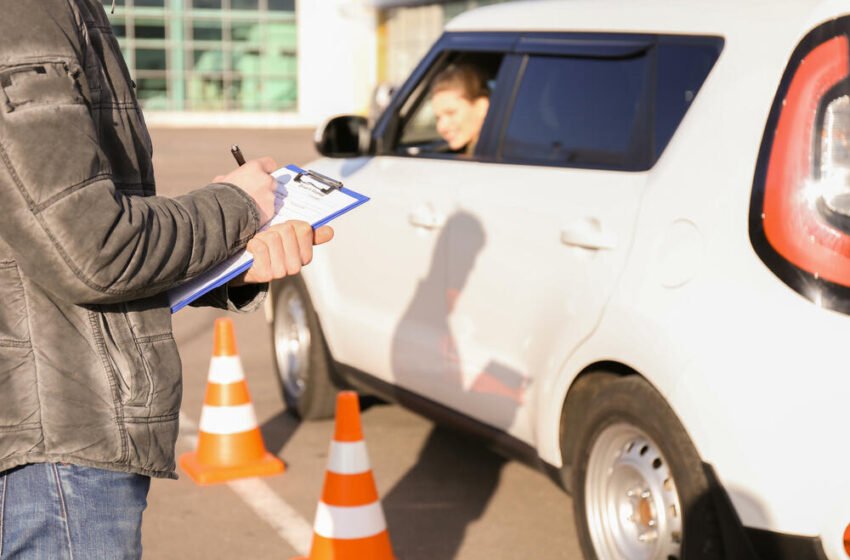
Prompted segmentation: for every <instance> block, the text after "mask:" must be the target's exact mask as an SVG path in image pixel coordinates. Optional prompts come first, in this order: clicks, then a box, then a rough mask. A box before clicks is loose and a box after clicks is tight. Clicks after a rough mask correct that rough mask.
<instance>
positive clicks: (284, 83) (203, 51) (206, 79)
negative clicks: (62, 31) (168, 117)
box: [103, 0, 298, 111]
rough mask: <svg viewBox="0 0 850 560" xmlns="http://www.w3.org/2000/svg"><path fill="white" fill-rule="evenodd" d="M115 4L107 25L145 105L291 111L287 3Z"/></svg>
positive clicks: (291, 32)
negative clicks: (109, 23) (116, 7)
mask: <svg viewBox="0 0 850 560" xmlns="http://www.w3.org/2000/svg"><path fill="white" fill-rule="evenodd" d="M103 4H104V5H106V6H107V8H108V7H109V6H111V4H112V0H103ZM117 4H118V5H119V6H120V8H118V9H116V10H115V13H114V14H109V17H110V22H111V23H112V26H113V30H114V31H115V36H116V37H117V38H118V43H119V45H120V46H121V50H122V52H123V53H124V55H125V59H126V60H127V65H128V67H129V69H130V74H131V75H132V76H133V78H134V80H135V81H136V83H137V86H138V90H137V91H138V96H139V100H140V102H141V103H142V106H143V107H144V108H145V109H147V110H188V111H219V110H222V111H224V110H227V111H234V110H235V111H292V110H295V109H296V106H297V92H298V87H297V86H298V83H297V52H296V47H297V38H296V32H295V2H294V0H119V1H118V2H117ZM109 11H110V10H109V9H107V13H108V12H109Z"/></svg>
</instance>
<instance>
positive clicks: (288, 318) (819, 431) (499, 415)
mask: <svg viewBox="0 0 850 560" xmlns="http://www.w3.org/2000/svg"><path fill="white" fill-rule="evenodd" d="M848 13H850V5H848V4H847V2H846V1H839V0H820V1H815V0H783V1H771V2H767V1H752V2H749V1H747V2H745V1H743V0H699V1H676V0H669V1H668V0H663V1H662V0H657V1H646V2H635V1H633V0H612V1H607V0H594V1H585V0H577V1H568V2H555V1H546V2H521V3H516V4H501V5H495V6H490V7H486V8H481V9H478V10H474V11H471V12H468V13H466V14H463V15H461V16H459V17H458V18H456V19H455V20H453V21H452V22H451V23H450V24H449V25H448V26H447V28H446V32H445V34H444V35H443V36H442V37H441V38H440V39H439V41H438V42H437V43H436V44H435V45H434V46H433V48H432V50H431V51H430V52H429V53H428V54H427V55H426V56H425V58H424V59H423V60H422V62H421V63H420V64H419V66H418V67H417V68H416V69H415V70H414V71H413V73H412V74H411V76H410V78H409V79H408V80H407V82H406V83H404V84H403V85H402V86H401V87H400V88H399V89H398V90H397V91H396V92H395V94H394V96H393V100H392V102H391V104H390V105H389V107H388V108H387V110H386V111H385V112H384V114H383V115H382V116H381V117H380V118H379V119H378V120H377V122H376V123H375V124H374V126H370V124H369V123H367V122H366V120H365V119H363V118H361V117H354V116H341V117H336V118H334V119H331V120H329V121H328V122H327V123H326V124H325V125H324V126H323V127H322V128H321V129H319V130H318V131H317V146H318V149H319V151H320V152H321V153H322V154H324V155H325V156H327V157H324V158H322V159H319V160H317V161H315V162H312V163H311V164H310V165H309V166H308V167H309V168H311V169H314V170H316V171H318V172H320V173H323V174H325V175H328V176H331V177H335V178H338V179H340V180H342V181H343V182H344V183H345V184H346V185H347V186H350V187H351V188H353V189H354V190H357V191H360V192H363V193H364V194H367V195H368V196H370V197H371V201H370V202H369V203H368V204H366V205H364V206H362V207H360V208H358V209H357V210H355V211H353V212H351V213H350V214H347V215H346V216H344V217H343V218H342V219H341V220H340V222H339V225H338V235H337V238H336V239H334V241H333V242H332V243H330V244H328V245H327V246H324V247H322V248H321V250H318V251H317V253H316V258H315V261H314V263H313V264H312V265H311V266H309V267H307V268H306V269H305V270H304V272H303V275H302V276H301V277H296V278H294V279H291V280H287V281H284V282H281V283H278V284H277V285H275V286H274V294H273V295H274V297H273V298H272V304H271V305H272V307H273V317H274V326H273V335H274V340H275V349H276V354H277V364H278V370H279V374H280V377H281V382H282V387H283V391H284V394H285V397H286V399H287V402H288V403H289V405H290V406H291V407H292V408H293V409H295V410H296V411H298V413H300V414H301V415H302V417H305V418H311V417H321V416H324V415H327V414H329V413H330V412H331V405H332V402H333V401H332V399H333V385H335V384H337V385H338V384H344V385H350V386H354V387H357V388H359V389H362V390H364V391H367V392H373V393H375V394H378V395H381V396H383V397H385V398H388V399H390V400H393V401H396V402H400V403H402V404H403V405H405V406H407V407H409V408H411V409H414V410H417V411H420V412H422V413H424V414H426V415H428V416H430V417H433V418H436V419H438V420H440V421H443V422H454V423H458V424H461V425H462V426H464V427H466V428H469V429H472V430H474V431H475V432H476V433H478V434H481V435H482V436H484V437H488V438H490V439H492V440H494V441H495V442H497V443H498V444H500V447H501V448H503V449H508V450H509V451H511V452H515V453H520V454H530V455H533V456H534V457H535V458H539V460H540V463H541V464H542V465H543V466H544V468H547V467H549V468H551V470H553V471H554V472H556V473H558V474H559V476H560V477H561V479H562V480H563V483H564V486H565V487H566V489H567V490H568V491H569V492H570V493H571V494H572V496H573V501H574V504H575V513H576V515H575V518H576V520H577V525H578V534H579V537H580V541H581V546H582V549H583V551H584V553H585V556H586V557H587V558H588V559H593V558H598V559H600V560H609V559H626V560H637V559H664V560H673V559H681V558H684V559H686V560H688V559H692V558H693V559H708V558H712V559H715V558H717V559H720V558H751V557H758V558H762V559H763V560H777V559H794V560H801V559H808V558H812V559H814V558H818V559H822V558H828V559H831V560H847V559H848V558H850V526H848V524H850V436H848V432H846V431H845V430H850V360H849V359H848V358H850V317H848V313H850V183H848V179H850V143H848V137H850V63H849V62H848V60H850V17H848V16H847V15H846V14H848ZM460 62H468V63H472V64H476V65H478V66H479V67H480V68H483V69H484V70H485V71H486V72H487V74H488V76H487V77H488V85H489V87H490V92H491V93H490V109H489V112H488V113H487V117H486V120H485V122H484V127H483V129H482V131H481V136H480V140H479V141H478V143H477V146H476V149H475V153H474V154H473V155H471V156H464V155H461V154H456V153H453V152H452V151H446V150H445V148H444V146H441V143H442V142H441V139H440V137H439V135H438V134H437V131H436V128H435V124H434V115H433V113H432V112H431V110H430V103H429V87H430V83H431V80H433V78H434V76H435V75H436V74H437V73H438V72H439V71H440V70H441V69H443V68H444V67H446V66H447V65H448V64H456V63H460ZM845 368H847V369H845Z"/></svg>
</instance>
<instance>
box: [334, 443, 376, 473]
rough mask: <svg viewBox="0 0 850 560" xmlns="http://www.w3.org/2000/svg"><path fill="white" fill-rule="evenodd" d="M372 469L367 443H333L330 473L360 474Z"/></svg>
mask: <svg viewBox="0 0 850 560" xmlns="http://www.w3.org/2000/svg"><path fill="white" fill-rule="evenodd" d="M370 469H371V467H370V466H369V454H368V452H367V451H366V442H365V441H346V442H342V441H331V451H330V457H329V458H328V470H329V471H331V472H334V473H337V474H360V473H364V472H366V471H368V470H370Z"/></svg>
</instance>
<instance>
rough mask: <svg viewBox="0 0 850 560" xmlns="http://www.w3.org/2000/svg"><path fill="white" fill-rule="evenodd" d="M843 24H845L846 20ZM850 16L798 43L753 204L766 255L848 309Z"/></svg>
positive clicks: (758, 241) (797, 284)
mask: <svg viewBox="0 0 850 560" xmlns="http://www.w3.org/2000/svg"><path fill="white" fill-rule="evenodd" d="M842 22H843V23H842ZM846 24H847V19H846V18H844V19H843V20H836V21H834V22H830V23H829V24H825V25H824V26H822V27H820V28H818V29H817V30H816V31H814V32H813V33H811V34H810V35H809V36H808V37H807V38H806V39H804V41H803V42H802V43H801V45H800V47H798V49H797V51H796V52H795V54H794V56H793V57H792V60H791V63H790V64H789V66H788V69H787V70H786V75H785V77H784V78H783V81H782V85H781V86H780V88H779V92H778V93H777V96H776V100H775V101H774V107H773V111H772V113H771V118H770V121H769V122H768V127H767V131H766V133H765V138H764V144H763V145H762V151H761V154H760V157H759V166H758V169H757V171H756V178H755V182H754V185H753V199H752V205H751V208H750V237H751V240H752V242H753V246H754V247H755V249H756V251H757V252H758V254H759V256H761V258H762V260H764V261H765V263H767V265H768V266H769V267H770V268H771V270H773V271H774V272H775V273H776V274H777V275H778V276H779V277H780V278H782V280H784V281H785V282H786V283H787V284H788V285H789V286H791V287H792V288H794V289H795V290H797V291H798V292H800V293H801V294H803V295H804V296H806V297H808V298H810V299H812V300H813V301H815V302H816V303H818V304H820V305H824V306H828V307H832V308H835V309H839V310H842V311H845V312H850V80H848V77H850V40H848V37H847V36H846V35H845V34H841V32H842V31H843V30H844V29H846V27H845V26H846Z"/></svg>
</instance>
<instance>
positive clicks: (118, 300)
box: [0, 0, 333, 560]
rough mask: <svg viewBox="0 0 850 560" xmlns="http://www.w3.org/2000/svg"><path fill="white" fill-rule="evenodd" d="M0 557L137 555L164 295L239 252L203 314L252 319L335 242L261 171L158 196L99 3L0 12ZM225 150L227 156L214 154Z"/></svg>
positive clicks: (246, 169)
mask: <svg viewBox="0 0 850 560" xmlns="http://www.w3.org/2000/svg"><path fill="white" fill-rule="evenodd" d="M0 13H2V14H3V15H2V17H0V209H2V218H0V290H2V295H3V297H2V306H0V559H3V560H6V559H7V558H14V559H29V558H34V559H44V558H51V559H55V558H85V559H91V558H110V559H111V558H137V557H139V556H140V554H141V545H140V541H141V539H140V526H141V514H142V511H143V509H144V507H145V504H146V496H147V491H148V487H149V483H150V479H149V477H151V476H157V477H171V478H174V477H175V474H174V468H175V465H174V445H175V440H176V437H177V418H178V412H179V407H180V398H181V369H180V360H179V357H178V354H177V348H176V346H175V343H174V339H173V338H172V334H171V313H170V310H169V307H168V302H167V298H166V292H167V290H169V289H170V288H172V287H174V286H175V285H177V284H179V283H180V282H182V281H184V280H186V279H187V278H191V277H194V276H196V275H198V274H200V273H201V272H203V271H205V270H206V269H208V268H210V267H211V266H213V265H215V264H217V263H219V262H221V261H222V260H224V259H225V258H227V257H229V256H230V255H232V254H234V253H235V252H237V251H239V250H241V249H243V248H245V247H246V246H247V248H248V250H249V251H251V252H252V253H253V254H254V257H255V259H256V260H255V264H254V266H253V268H251V269H250V270H249V271H248V272H247V273H246V274H245V275H244V276H243V277H242V278H241V279H240V280H239V282H236V283H234V284H232V285H230V286H225V287H222V288H220V289H218V290H216V291H213V292H211V293H210V294H208V295H207V296H205V298H204V299H203V301H201V302H199V303H202V304H207V305H214V306H217V307H220V308H224V309H230V310H244V311H247V310H252V309H255V308H257V307H258V306H259V305H260V303H261V301H262V298H263V296H264V293H265V291H266V287H267V286H266V285H265V284H263V283H264V282H267V281H269V280H270V279H273V278H279V277H282V276H284V275H287V274H295V273H297V272H298V271H299V270H300V268H301V266H302V265H304V264H307V263H308V262H309V261H310V259H311V258H312V245H313V244H317V243H322V242H325V241H328V240H329V239H330V238H331V237H332V236H333V232H332V230H330V229H329V228H320V229H318V230H316V231H315V232H313V231H312V229H311V228H310V226H309V225H308V224H305V223H303V222H291V223H288V224H284V225H283V226H280V227H276V228H273V229H270V230H267V231H266V232H263V233H262V234H259V235H257V230H258V228H259V227H260V226H261V224H263V223H264V222H266V221H267V220H268V219H269V217H270V216H271V215H272V213H273V210H274V181H273V179H272V178H271V176H270V175H269V172H270V171H272V170H274V168H275V167H276V166H275V163H274V162H273V161H272V160H271V159H267V158H266V159H260V160H254V161H249V162H247V163H246V164H245V165H243V166H241V167H239V168H238V169H236V170H235V171H233V172H231V173H230V174H228V175H226V176H223V177H217V178H216V180H214V182H213V184H210V185H207V186H206V187H204V188H202V189H199V190H197V191H194V192H192V193H189V194H187V195H184V196H181V197H178V198H175V199H167V198H163V197H157V196H154V195H155V189H154V178H153V169H152V165H151V146H150V139H149V136H148V133H147V130H146V128H145V124H144V122H143V119H142V114H141V111H140V109H139V106H138V102H137V100H136V96H135V93H134V91H133V87H134V86H133V84H132V82H131V81H130V79H129V75H128V72H127V68H126V66H125V64H124V62H123V60H122V58H121V52H120V50H119V48H118V45H117V42H116V40H115V37H114V36H113V35H112V33H111V29H110V25H109V22H108V20H107V17H106V14H105V13H104V11H103V7H102V6H101V4H100V3H99V2H98V1H95V0H42V1H39V2H21V1H20V0H0ZM224 153H225V154H226V151H225V152H224Z"/></svg>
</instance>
